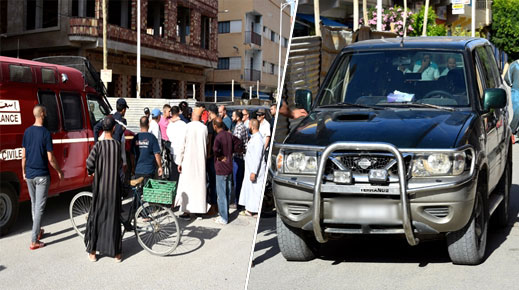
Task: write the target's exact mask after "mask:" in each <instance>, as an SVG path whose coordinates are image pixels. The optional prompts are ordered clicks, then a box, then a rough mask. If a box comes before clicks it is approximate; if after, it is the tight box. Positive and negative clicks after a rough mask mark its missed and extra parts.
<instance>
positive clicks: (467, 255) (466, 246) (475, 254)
mask: <svg viewBox="0 0 519 290" xmlns="http://www.w3.org/2000/svg"><path fill="white" fill-rule="evenodd" d="M481 190H482V187H481V186H478V189H477V192H476V198H475V200H474V209H473V211H472V215H471V217H470V220H469V222H468V223H467V225H465V226H464V227H463V228H462V229H461V230H458V231H455V232H451V233H448V234H447V246H448V250H449V256H450V258H451V260H452V262H453V263H454V264H459V265H477V264H480V263H481V262H482V261H483V259H484V258H485V252H486V245H487V234H488V207H487V204H486V200H485V196H484V193H483V192H481Z"/></svg>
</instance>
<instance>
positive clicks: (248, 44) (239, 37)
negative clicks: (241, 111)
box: [206, 0, 291, 100]
mask: <svg viewBox="0 0 519 290" xmlns="http://www.w3.org/2000/svg"><path fill="white" fill-rule="evenodd" d="M284 2H285V1H283V2H282V1H281V0H219V1H218V65H217V69H214V70H207V71H206V75H207V84H206V96H214V92H215V91H216V92H217V95H218V98H219V100H220V99H221V100H224V99H230V96H231V86H232V85H231V84H232V80H234V82H235V90H234V96H235V98H240V97H242V95H243V94H244V93H246V92H248V91H249V89H250V87H251V86H252V87H253V96H255V94H256V91H257V84H258V82H259V92H260V97H266V96H272V95H273V93H274V92H275V91H276V89H277V81H278V56H279V46H280V45H281V66H283V65H284V62H285V56H286V53H287V47H288V40H289V37H290V28H291V20H290V6H287V7H286V8H285V9H283V14H282V15H283V16H282V20H281V21H282V32H281V43H280V35H279V34H280V31H279V30H280V29H279V28H280V27H279V25H280V17H279V16H280V5H281V3H284ZM281 74H283V69H281ZM247 96H248V95H247Z"/></svg>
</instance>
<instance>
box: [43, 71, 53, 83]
mask: <svg viewBox="0 0 519 290" xmlns="http://www.w3.org/2000/svg"><path fill="white" fill-rule="evenodd" d="M41 80H42V81H43V83H44V84H55V83H56V72H55V71H54V70H53V69H50V68H42V69H41Z"/></svg>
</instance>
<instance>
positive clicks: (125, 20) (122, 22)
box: [79, 0, 132, 28]
mask: <svg viewBox="0 0 519 290" xmlns="http://www.w3.org/2000/svg"><path fill="white" fill-rule="evenodd" d="M83 1H84V0H83ZM83 1H79V2H80V3H81V2H83ZM106 4H107V7H108V12H107V13H108V19H107V21H108V23H110V24H113V25H117V26H121V27H124V28H130V23H131V19H132V8H131V0H118V1H113V0H112V1H107V3H106ZM94 5H95V1H94ZM92 17H94V16H92Z"/></svg>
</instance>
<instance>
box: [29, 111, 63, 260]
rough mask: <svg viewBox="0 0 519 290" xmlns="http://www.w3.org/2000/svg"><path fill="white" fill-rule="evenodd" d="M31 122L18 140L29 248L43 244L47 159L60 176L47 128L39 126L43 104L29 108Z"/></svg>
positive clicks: (61, 176) (43, 115) (41, 122)
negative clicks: (25, 191)
mask: <svg viewBox="0 0 519 290" xmlns="http://www.w3.org/2000/svg"><path fill="white" fill-rule="evenodd" d="M32 113H33V115H34V119H35V120H34V124H33V125H32V126H31V127H29V128H27V129H26V130H25V133H24V134H23V141H22V147H23V149H22V173H23V179H24V180H25V181H26V182H27V188H28V190H29V195H30V196H31V209H32V210H31V213H32V236H31V246H30V249H31V250H35V249H39V248H42V247H44V246H45V244H44V243H42V242H40V239H41V238H42V237H43V233H44V230H43V229H42V228H41V217H42V215H43V211H44V210H45V204H46V202H47V195H48V193H49V186H50V172H49V167H48V165H47V164H48V163H49V162H50V165H51V166H52V168H54V170H56V172H58V177H59V179H63V172H62V171H61V169H60V167H59V165H58V162H56V158H55V157H54V153H53V148H52V137H51V135H50V132H49V130H47V128H45V127H44V126H43V121H44V120H45V117H46V116H47V114H46V111H45V107H43V106H40V105H36V106H35V107H34V109H33V110H32Z"/></svg>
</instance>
